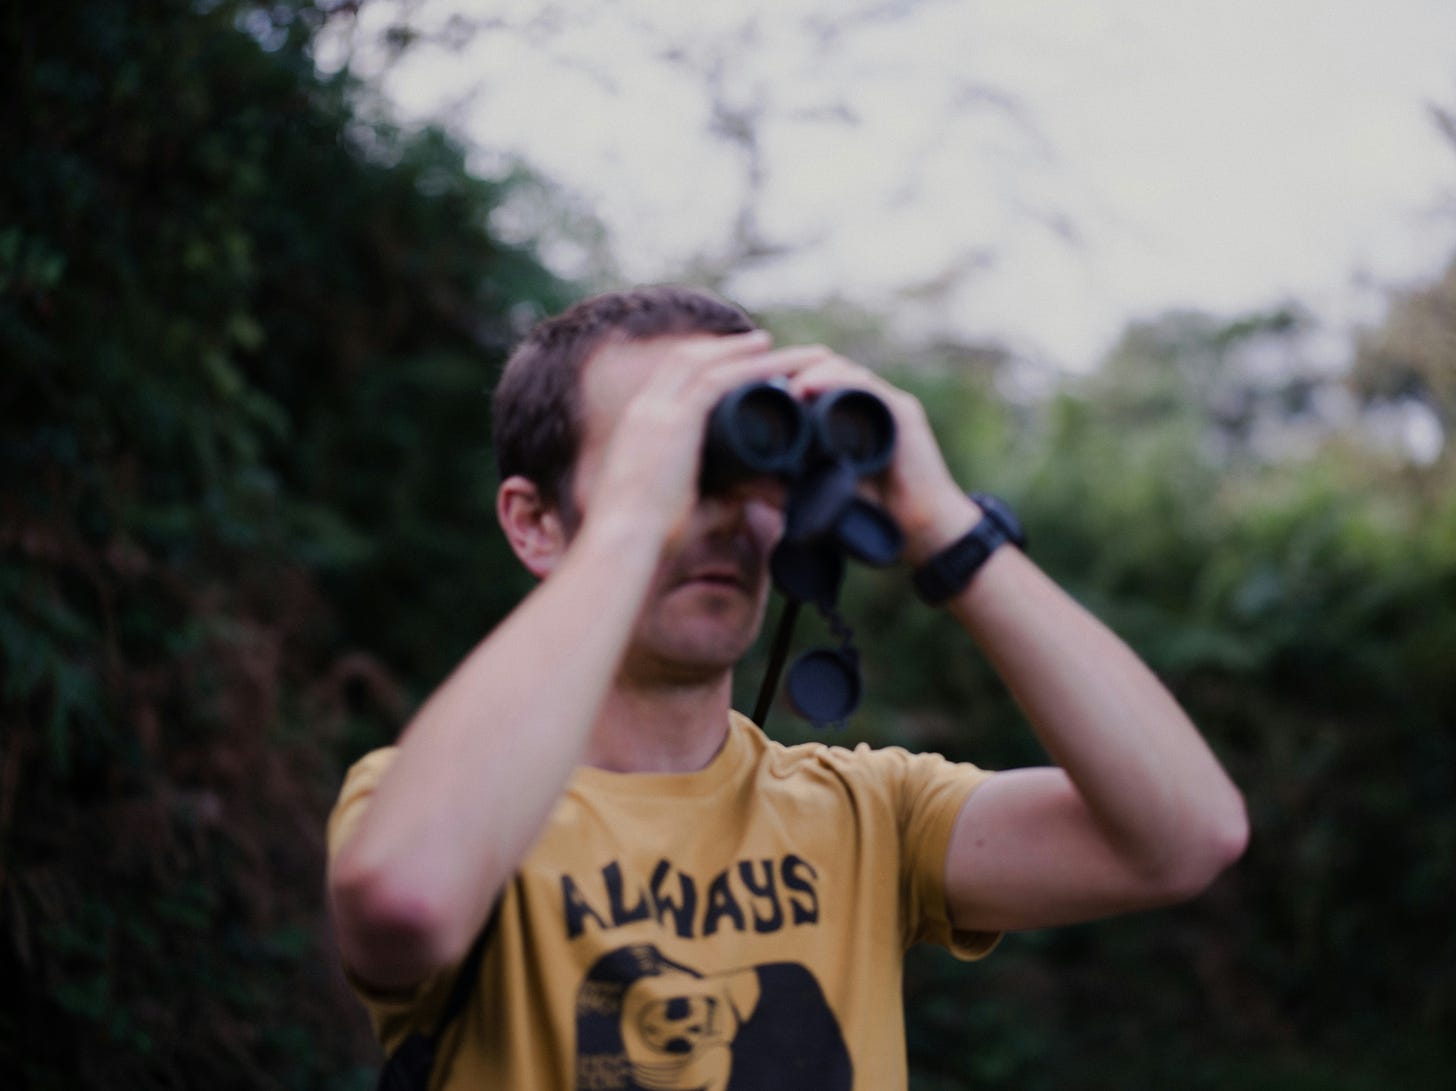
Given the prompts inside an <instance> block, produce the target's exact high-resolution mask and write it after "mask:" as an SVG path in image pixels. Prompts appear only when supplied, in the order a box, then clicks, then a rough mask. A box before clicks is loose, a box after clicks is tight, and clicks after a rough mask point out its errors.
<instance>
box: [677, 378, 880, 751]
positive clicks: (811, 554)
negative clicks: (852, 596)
mask: <svg viewBox="0 0 1456 1091" xmlns="http://www.w3.org/2000/svg"><path fill="white" fill-rule="evenodd" d="M894 451H895V418H894V416H893V415H892V414H891V413H890V410H889V408H888V407H887V406H886V405H885V403H884V402H882V401H881V400H880V399H879V398H877V397H876V396H875V395H874V394H871V393H870V392H869V391H867V390H857V389H853V388H844V389H839V390H830V391H826V392H824V393H823V394H820V395H819V396H818V397H817V398H815V399H814V400H813V401H811V402H807V403H805V402H800V401H798V400H797V399H795V398H794V396H793V395H792V394H790V393H789V392H788V391H787V390H786V389H785V388H784V387H783V386H781V385H778V384H776V383H771V382H756V383H748V384H745V385H744V386H740V387H738V388H736V389H734V390H731V391H729V392H728V393H727V394H726V395H724V396H723V398H722V399H721V400H720V401H719V402H718V404H717V405H715V406H714V407H713V410H712V412H711V413H710V414H709V416H708V422H707V434H706V437H705V439H704V443H703V465H702V474H701V479H700V481H699V489H700V491H701V492H702V493H703V494H704V495H710V494H712V493H715V492H723V491H725V490H727V489H730V488H732V487H733V486H734V485H737V484H740V483H742V482H745V481H751V480H754V479H755V478H763V477H775V478H779V479H781V480H783V481H785V482H787V484H788V499H787V505H786V509H785V517H784V536H783V538H782V539H781V540H780V541H779V544H778V545H777V546H776V547H775V549H774V553H773V557H772V558H771V561H770V568H771V571H772V574H773V580H774V584H775V586H776V587H778V589H779V590H780V591H782V592H783V593H784V595H785V596H786V597H787V598H788V600H789V605H790V609H788V610H786V611H785V613H784V615H783V619H782V620H781V622H780V639H779V640H778V641H777V642H776V644H777V645H779V648H780V649H782V648H786V646H787V641H788V631H789V629H791V628H792V625H793V618H794V615H795V613H796V611H797V608H798V606H799V605H800V604H802V603H805V602H808V603H812V604H813V605H814V606H816V607H817V608H818V610H819V612H820V613H821V614H823V615H824V617H825V618H826V620H828V621H829V623H830V625H831V627H832V628H833V629H834V630H835V631H836V632H837V633H839V635H840V636H841V637H842V639H843V643H842V645H841V646H840V647H839V648H820V649H816V650H812V651H810V652H808V653H806V654H805V655H803V656H800V658H799V659H798V661H797V662H796V663H795V664H794V666H793V669H792V670H790V672H789V676H788V689H789V697H790V699H791V701H792V702H793V705H794V707H795V709H796V711H798V712H799V713H800V715H802V716H804V717H806V718H807V719H809V720H812V721H814V722H816V723H842V722H843V721H844V720H845V719H846V718H847V717H848V716H849V714H850V712H852V711H853V710H854V708H855V707H856V706H857V705H858V703H859V696H860V677H859V657H858V653H857V652H856V651H855V649H854V645H853V643H852V639H851V634H850V632H849V629H848V626H846V625H844V624H843V621H842V619H841V618H840V617H839V614H838V611H837V609H836V602H837V600H838V597H839V588H840V586H841V584H842V583H843V580H844V571H845V558H846V557H853V558H854V559H856V560H859V561H863V562H864V563H866V564H871V565H875V566H879V567H883V566H885V565H888V564H890V563H892V562H893V561H894V560H895V559H896V558H897V557H898V556H899V555H900V550H901V548H902V547H903V545H904V536H903V534H902V533H901V531H900V527H899V525H898V524H897V523H896V522H895V520H894V519H893V518H892V517H891V516H890V515H889V513H888V512H886V511H884V510H883V509H882V508H880V507H879V506H878V505H876V504H874V503H873V502H871V501H870V500H867V499H865V498H864V497H862V496H860V495H859V490H858V488H857V485H858V482H859V479H860V478H862V477H867V476H870V475H871V474H876V473H878V472H879V471H881V470H883V469H884V468H885V467H886V466H888V465H889V464H890V458H891V456H892V455H893V454H894ZM779 662H780V660H779V658H778V654H777V651H776V657H775V663H774V664H772V665H771V667H770V671H769V676H768V677H767V678H766V679H765V682H764V688H763V690H762V691H761V693H760V697H759V708H758V709H757V710H755V715H754V718H755V719H756V720H757V721H758V722H759V723H763V720H764V717H765V716H766V715H767V710H768V702H769V699H770V698H771V695H772V690H773V687H774V685H775V684H776V681H777V665H778V663H779Z"/></svg>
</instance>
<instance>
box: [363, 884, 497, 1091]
mask: <svg viewBox="0 0 1456 1091" xmlns="http://www.w3.org/2000/svg"><path fill="white" fill-rule="evenodd" d="M495 922H496V911H495V910H491V914H490V916H489V918H487V919H486V922H485V927H484V928H482V929H481V930H480V934H479V935H478V936H476V937H475V942H474V943H473V944H471V945H470V950H469V951H468V952H467V953H466V955H465V960H464V961H463V962H461V963H460V969H459V970H458V971H457V972H456V974H455V980H454V981H453V982H452V983H451V985H450V995H449V996H448V997H447V998H446V1000H445V1007H444V1008H443V1009H442V1010H441V1012H440V1018H439V1019H438V1020H437V1021H436V1023H435V1029H434V1031H433V1033H430V1034H424V1033H422V1032H420V1031H415V1032H414V1033H413V1034H411V1035H410V1036H409V1037H407V1038H406V1039H405V1040H404V1041H403V1042H401V1043H400V1044H399V1048H398V1049H396V1050H395V1051H394V1052H393V1053H391V1054H390V1055H389V1059H388V1060H386V1061H385V1062H384V1067H383V1068H382V1069H380V1071H379V1083H378V1085H377V1091H426V1089H427V1088H428V1087H429V1086H430V1073H431V1071H432V1070H433V1069H434V1067H435V1047H436V1046H437V1045H438V1044H439V1042H440V1039H441V1038H442V1037H443V1036H444V1034H445V1031H446V1030H447V1029H448V1028H449V1026H450V1024H451V1023H453V1022H454V1021H455V1019H456V1017H457V1016H459V1014H460V1013H461V1012H462V1011H464V1010H465V1005H466V1004H468V1003H469V1002H470V994H471V993H472V992H474V991H475V982H476V981H477V980H479V978H480V960H481V959H482V958H484V957H485V947H486V944H488V943H489V942H490V937H491V933H493V932H494V931H495Z"/></svg>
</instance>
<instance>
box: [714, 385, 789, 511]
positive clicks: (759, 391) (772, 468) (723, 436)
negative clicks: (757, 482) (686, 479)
mask: <svg viewBox="0 0 1456 1091" xmlns="http://www.w3.org/2000/svg"><path fill="white" fill-rule="evenodd" d="M808 445H809V431H808V428H807V425H806V423H805V420H804V410H803V407H802V406H800V405H799V403H798V402H797V401H795V400H794V396H793V395H792V394H790V393H789V392H788V391H787V390H785V389H783V387H780V386H775V385H774V384H773V383H747V384H745V385H744V386H740V387H738V388H737V389H735V390H730V391H729V392H728V393H727V394H725V395H724V396H723V397H722V399H721V400H720V401H719V402H718V404H717V405H715V406H714V407H713V411H712V413H711V414H709V416H708V432H707V438H706V440H705V442H704V450H703V482H702V487H703V491H704V492H712V491H714V490H715V489H723V488H727V487H728V486H730V485H733V484H735V483H737V482H739V481H745V480H748V479H749V478H754V477H764V476H773V475H779V474H789V473H792V472H793V471H794V470H795V469H796V468H797V467H798V465H799V463H800V461H802V459H803V457H804V451H805V449H806V448H807V447H808Z"/></svg>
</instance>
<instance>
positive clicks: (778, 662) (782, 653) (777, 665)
mask: <svg viewBox="0 0 1456 1091" xmlns="http://www.w3.org/2000/svg"><path fill="white" fill-rule="evenodd" d="M799 605H800V604H799V601H798V600H797V599H793V598H789V597H788V596H787V595H786V596H784V608H783V610H782V612H781V613H780V614H779V625H778V630H777V631H776V632H775V633H774V640H773V649H772V650H771V651H770V652H769V657H768V667H767V669H766V670H765V671H764V675H763V684H762V685H760V686H759V687H758V700H757V701H755V702H754V706H753V722H754V723H756V724H757V725H758V726H759V727H762V726H763V725H764V724H765V723H766V722H767V720H768V710H769V708H770V707H771V706H772V705H773V699H774V693H775V692H776V691H777V690H778V688H779V678H780V677H781V676H782V675H783V673H784V660H786V659H788V657H789V644H790V642H791V641H792V640H793V637H794V622H795V621H797V620H798V618H799Z"/></svg>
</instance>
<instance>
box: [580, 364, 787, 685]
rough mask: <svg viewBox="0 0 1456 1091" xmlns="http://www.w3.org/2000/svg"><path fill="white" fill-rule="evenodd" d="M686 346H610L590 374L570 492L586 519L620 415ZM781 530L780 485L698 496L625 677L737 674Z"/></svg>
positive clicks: (665, 555)
mask: <svg viewBox="0 0 1456 1091" xmlns="http://www.w3.org/2000/svg"><path fill="white" fill-rule="evenodd" d="M682 340H683V338H678V337H661V338H656V339H653V340H650V341H637V342H609V343H608V344H606V345H604V346H603V347H602V348H601V349H599V350H597V352H595V353H594V354H593V355H592V357H591V358H590V359H589V360H588V361H587V363H586V366H585V367H584V368H583V369H582V375H581V406H582V419H583V427H582V442H581V448H580V452H579V454H578V456H577V461H576V467H575V470H574V472H573V473H572V475H571V488H572V498H573V502H574V503H575V505H576V510H577V512H579V513H581V514H582V515H583V516H584V515H585V514H586V513H587V510H588V507H589V505H590V503H591V499H590V498H591V493H592V487H593V485H594V484H595V482H596V476H597V473H598V471H599V469H600V466H601V460H602V457H603V455H604V454H605V451H606V448H607V444H608V442H609V441H610V439H611V436H612V431H613V429H614V427H615V425H616V422H617V420H618V418H619V417H620V415H621V413H622V410H623V409H624V408H625V406H626V405H627V403H628V402H629V401H630V400H631V398H632V397H633V395H634V394H636V393H637V391H638V390H639V389H640V387H641V386H642V384H643V383H644V382H645V381H646V379H647V377H648V376H649V375H650V374H651V373H652V371H653V369H654V368H655V367H656V366H657V365H658V364H659V363H660V362H661V361H662V360H663V359H664V358H665V356H667V355H668V354H671V353H672V352H673V350H674V348H675V347H677V346H680V344H681V342H682ZM683 366H692V365H691V364H687V363H684V364H683ZM782 532H783V509H782V489H781V488H780V487H779V486H778V485H777V484H776V483H772V482H761V483H755V484H752V485H747V486H743V487H741V488H739V489H737V490H735V491H732V492H728V493H725V494H723V495H715V496H709V497H700V498H699V499H698V502H697V503H696V505H695V506H694V508H693V511H692V514H691V515H690V517H689V519H688V521H687V523H686V525H685V526H684V527H683V529H682V530H681V531H680V532H679V533H677V534H675V535H674V536H673V537H672V538H671V539H669V541H668V542H667V543H666V545H665V546H664V547H663V551H662V556H661V558H660V560H659V562H658V566H657V571H656V574H655V575H654V577H653V581H652V584H651V586H650V587H649V588H648V591H647V596H646V598H645V599H644V600H643V605H642V610H641V612H640V613H639V615H638V617H637V623H636V628H635V630H634V634H633V637H632V641H631V643H630V644H629V646H628V650H627V655H626V658H625V660H624V663H623V670H624V673H626V674H627V675H629V676H633V675H636V676H638V677H640V679H641V680H643V681H657V682H663V681H666V682H676V683H692V682H696V681H705V680H709V679H711V678H713V677H715V676H719V675H721V674H722V673H723V672H724V671H726V670H729V669H731V668H732V666H733V665H734V664H735V663H737V662H738V660H739V659H741V658H742V657H743V655H744V654H745V653H746V652H747V651H748V649H749V647H750V646H751V645H752V643H753V641H754V638H755V637H756V636H757V635H758V630H759V627H760V626H761V625H762V622H763V614H764V608H765V604H766V602H767V600H768V591H769V585H770V580H769V574H768V558H769V554H770V553H771V552H772V550H773V547H774V545H775V544H776V543H777V541H778V539H779V536H780V534H781V533H782Z"/></svg>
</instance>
